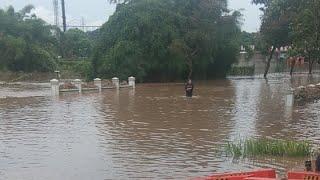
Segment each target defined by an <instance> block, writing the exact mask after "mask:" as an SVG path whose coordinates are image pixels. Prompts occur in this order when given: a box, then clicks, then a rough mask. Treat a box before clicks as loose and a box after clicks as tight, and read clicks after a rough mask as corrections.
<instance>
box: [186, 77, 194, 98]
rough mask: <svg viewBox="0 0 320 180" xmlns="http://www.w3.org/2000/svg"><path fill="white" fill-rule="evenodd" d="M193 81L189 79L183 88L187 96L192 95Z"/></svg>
mask: <svg viewBox="0 0 320 180" xmlns="http://www.w3.org/2000/svg"><path fill="white" fill-rule="evenodd" d="M193 87H194V86H193V83H192V80H191V79H189V80H188V82H187V83H186V85H185V90H186V96H187V97H192V95H193Z"/></svg>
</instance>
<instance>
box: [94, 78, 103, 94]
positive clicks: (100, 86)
mask: <svg viewBox="0 0 320 180" xmlns="http://www.w3.org/2000/svg"><path fill="white" fill-rule="evenodd" d="M93 82H94V85H95V86H97V87H98V89H99V92H101V91H102V83H101V79H100V78H96V79H94V80H93Z"/></svg>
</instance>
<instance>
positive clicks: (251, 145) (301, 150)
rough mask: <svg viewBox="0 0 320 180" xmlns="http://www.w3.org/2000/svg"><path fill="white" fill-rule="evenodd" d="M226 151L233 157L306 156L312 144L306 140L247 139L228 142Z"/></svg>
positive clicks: (310, 151) (310, 152)
mask: <svg viewBox="0 0 320 180" xmlns="http://www.w3.org/2000/svg"><path fill="white" fill-rule="evenodd" d="M226 152H227V154H229V155H230V154H231V155H232V156H233V157H241V156H243V157H247V156H277V157H279V156H280V157H284V156H286V157H306V156H309V155H311V154H312V146H311V144H310V143H309V142H306V141H289V140H276V139H247V140H244V141H239V142H235V143H231V142H229V143H228V144H227V145H226Z"/></svg>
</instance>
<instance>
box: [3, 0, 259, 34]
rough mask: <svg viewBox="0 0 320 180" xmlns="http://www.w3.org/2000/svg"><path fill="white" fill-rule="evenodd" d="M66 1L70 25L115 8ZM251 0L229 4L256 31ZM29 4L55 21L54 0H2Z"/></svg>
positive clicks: (92, 0) (101, 18)
mask: <svg viewBox="0 0 320 180" xmlns="http://www.w3.org/2000/svg"><path fill="white" fill-rule="evenodd" d="M65 2H66V11H67V13H66V14H67V22H68V24H69V25H80V24H81V19H82V17H83V18H84V21H85V24H86V25H101V24H103V23H104V22H105V21H106V20H107V19H108V17H109V16H110V15H112V14H113V12H114V10H115V6H114V5H110V4H109V3H107V0H65ZM250 2H251V0H229V6H230V8H231V9H234V10H239V9H242V10H243V11H242V13H243V14H244V22H243V27H242V29H243V30H245V31H249V32H254V31H258V30H259V26H260V14H261V13H260V11H259V8H258V7H257V6H255V5H252V4H251V3H250ZM27 4H33V5H34V6H35V7H36V9H35V13H36V14H37V15H38V16H39V17H40V18H42V19H44V20H45V21H47V22H49V23H53V7H52V4H53V3H52V0H0V7H1V8H6V7H8V6H9V5H13V6H14V8H16V9H18V10H19V9H21V8H22V7H24V6H25V5H27ZM60 14H61V13H60Z"/></svg>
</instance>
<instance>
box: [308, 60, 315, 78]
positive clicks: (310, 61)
mask: <svg viewBox="0 0 320 180" xmlns="http://www.w3.org/2000/svg"><path fill="white" fill-rule="evenodd" d="M313 63H314V60H311V58H310V59H309V74H312V67H313Z"/></svg>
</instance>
